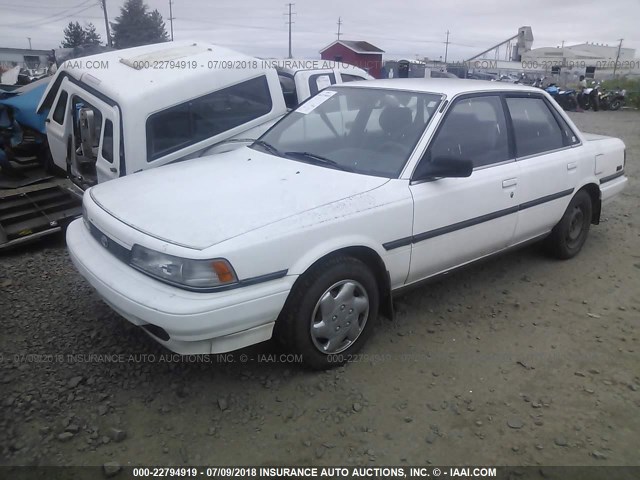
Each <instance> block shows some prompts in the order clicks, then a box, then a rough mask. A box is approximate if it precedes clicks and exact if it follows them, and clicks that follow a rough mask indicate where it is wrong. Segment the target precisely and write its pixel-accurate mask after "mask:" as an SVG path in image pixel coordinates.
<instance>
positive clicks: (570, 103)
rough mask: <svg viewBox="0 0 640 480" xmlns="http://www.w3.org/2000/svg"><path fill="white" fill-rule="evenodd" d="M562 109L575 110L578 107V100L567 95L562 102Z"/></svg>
mask: <svg viewBox="0 0 640 480" xmlns="http://www.w3.org/2000/svg"><path fill="white" fill-rule="evenodd" d="M564 107H565V108H564V110H569V111H571V112H573V111H575V110H576V109H577V108H578V102H577V101H576V99H575V98H573V97H567V99H566V100H565V104H564Z"/></svg>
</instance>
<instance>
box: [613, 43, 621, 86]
mask: <svg viewBox="0 0 640 480" xmlns="http://www.w3.org/2000/svg"><path fill="white" fill-rule="evenodd" d="M622 40H624V38H621V39H620V43H619V44H618V54H617V55H616V63H614V64H613V78H616V70H617V68H618V60H620V49H621V48H622Z"/></svg>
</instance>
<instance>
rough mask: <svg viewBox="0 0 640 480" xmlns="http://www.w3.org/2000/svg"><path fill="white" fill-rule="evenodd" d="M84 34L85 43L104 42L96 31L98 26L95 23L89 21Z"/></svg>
mask: <svg viewBox="0 0 640 480" xmlns="http://www.w3.org/2000/svg"><path fill="white" fill-rule="evenodd" d="M84 34H85V37H84V44H85V45H100V43H102V39H101V38H100V34H99V33H98V32H96V26H95V25H94V24H93V23H89V24H88V25H86V26H85V27H84Z"/></svg>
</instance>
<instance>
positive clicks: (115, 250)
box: [89, 222, 131, 264]
mask: <svg viewBox="0 0 640 480" xmlns="http://www.w3.org/2000/svg"><path fill="white" fill-rule="evenodd" d="M89 229H90V231H91V235H92V236H93V238H95V239H96V240H97V242H98V243H99V244H100V245H102V246H103V247H104V248H106V249H107V250H108V251H109V253H111V254H112V255H113V256H114V257H116V258H118V259H119V260H121V261H123V262H124V263H127V264H128V263H129V260H130V259H131V250H129V249H128V248H126V247H123V246H122V245H120V244H119V243H118V242H116V241H115V240H113V239H112V238H111V237H109V236H107V235H105V234H104V233H102V232H101V231H100V229H99V228H98V227H96V226H95V225H94V224H93V223H91V222H89Z"/></svg>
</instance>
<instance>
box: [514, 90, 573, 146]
mask: <svg viewBox="0 0 640 480" xmlns="http://www.w3.org/2000/svg"><path fill="white" fill-rule="evenodd" d="M507 106H508V107H509V113H510V114H511V119H512V120H513V132H514V135H515V140H516V155H517V156H518V157H526V156H527V155H535V154H537V153H542V152H548V151H551V150H556V149H558V148H562V147H564V146H565V137H564V133H563V132H562V130H561V129H560V126H559V125H558V122H556V119H555V118H554V116H553V113H551V110H549V107H548V106H547V104H546V103H545V102H544V100H543V99H542V98H531V97H529V98H516V97H511V98H507ZM567 128H568V127H567Z"/></svg>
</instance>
